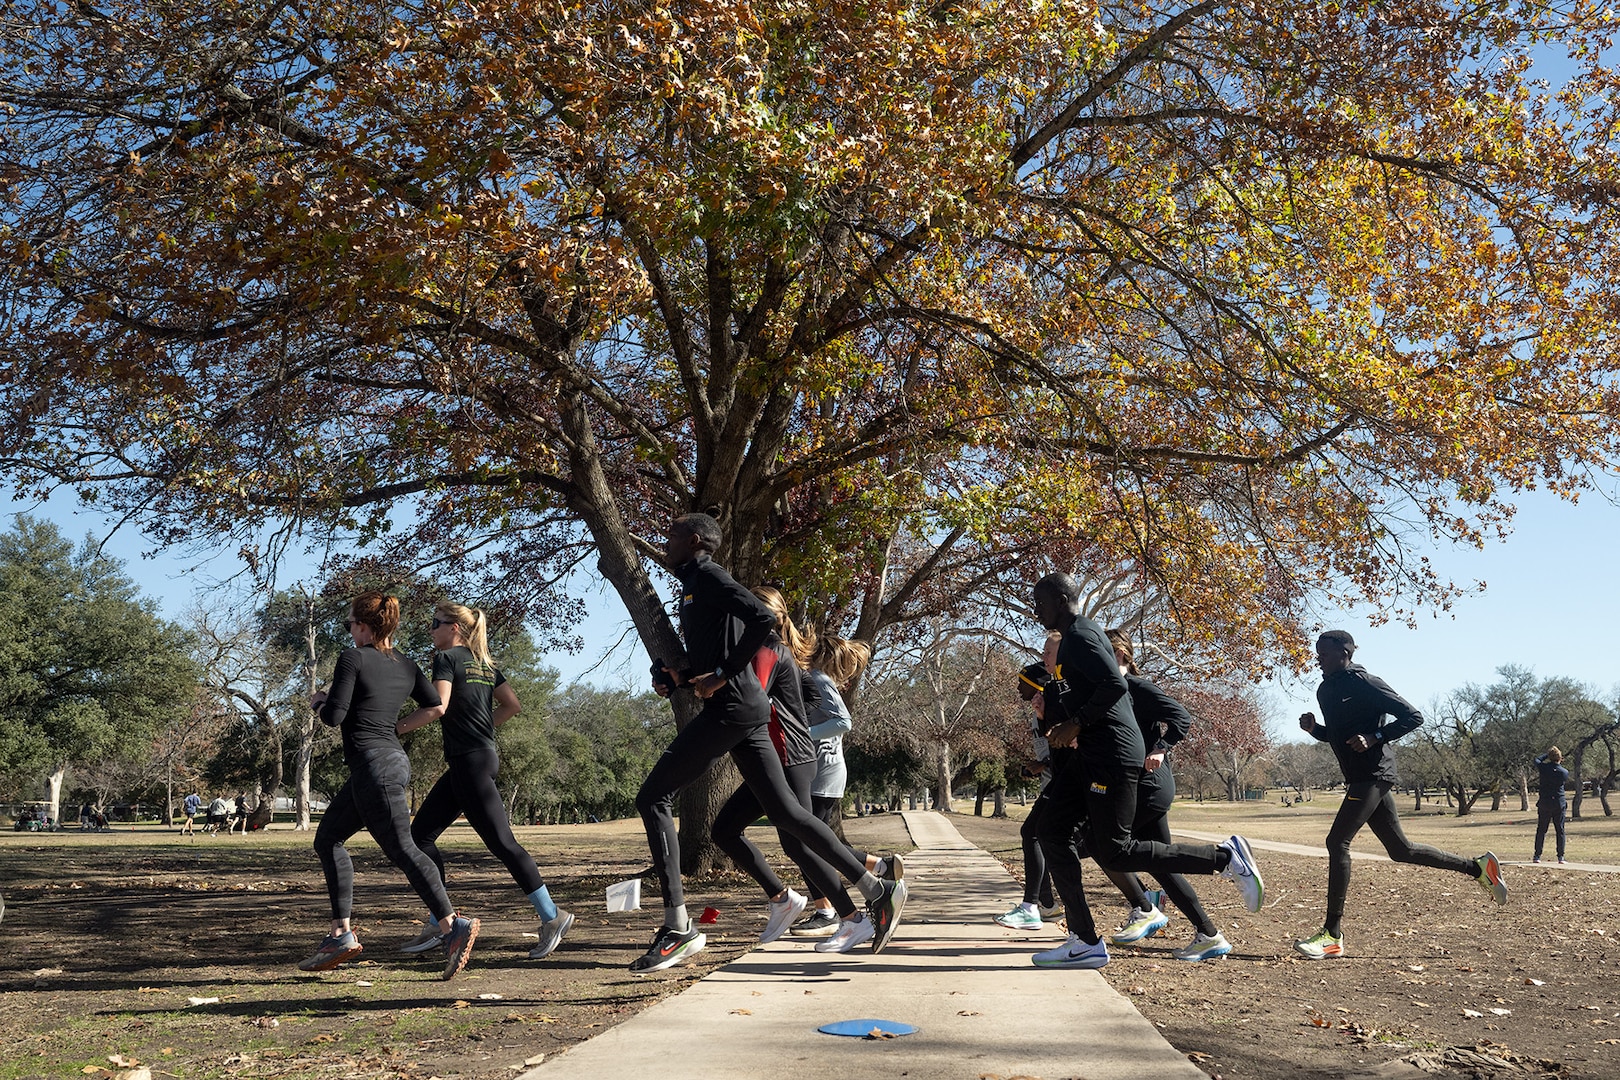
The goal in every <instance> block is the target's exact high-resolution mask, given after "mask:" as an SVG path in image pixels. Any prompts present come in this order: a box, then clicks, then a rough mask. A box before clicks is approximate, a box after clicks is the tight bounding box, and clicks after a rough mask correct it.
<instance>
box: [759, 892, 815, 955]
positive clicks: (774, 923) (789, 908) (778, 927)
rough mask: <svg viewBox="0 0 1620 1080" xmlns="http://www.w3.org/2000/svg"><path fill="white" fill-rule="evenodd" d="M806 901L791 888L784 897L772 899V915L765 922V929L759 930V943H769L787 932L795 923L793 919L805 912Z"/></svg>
mask: <svg viewBox="0 0 1620 1080" xmlns="http://www.w3.org/2000/svg"><path fill="white" fill-rule="evenodd" d="M806 903H807V901H806V900H805V898H804V897H802V896H800V895H799V894H798V893H796V892H794V891H793V890H792V889H789V890H788V891H787V895H786V896H784V897H783V898H782V899H780V900H772V901H771V917H770V919H769V920H768V921H767V922H766V923H765V929H763V930H761V931H760V932H759V943H760V944H761V945H766V944H769V943H770V942H772V941H775V940H776V939H777V938H779V937H781V936H782V935H783V934H785V933H787V932H788V928H789V927H791V926H792V925H793V920H795V919H797V918H798V917H799V916H800V915H803V914H804V905H805V904H806Z"/></svg>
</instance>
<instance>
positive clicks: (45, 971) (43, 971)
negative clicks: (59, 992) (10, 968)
mask: <svg viewBox="0 0 1620 1080" xmlns="http://www.w3.org/2000/svg"><path fill="white" fill-rule="evenodd" d="M63 974H66V972H64V971H63V970H62V969H61V968H40V969H39V970H38V971H36V972H34V978H36V979H41V978H44V977H45V976H47V975H63Z"/></svg>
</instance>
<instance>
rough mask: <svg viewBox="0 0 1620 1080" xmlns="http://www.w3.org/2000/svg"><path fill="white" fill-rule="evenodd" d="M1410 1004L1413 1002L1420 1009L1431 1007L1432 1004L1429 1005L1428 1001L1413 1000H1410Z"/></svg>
mask: <svg viewBox="0 0 1620 1080" xmlns="http://www.w3.org/2000/svg"><path fill="white" fill-rule="evenodd" d="M1412 1004H1413V1005H1416V1006H1417V1007H1418V1008H1420V1009H1427V1008H1431V1007H1432V1006H1430V1005H1429V1003H1428V1002H1426V1001H1414V1002H1412Z"/></svg>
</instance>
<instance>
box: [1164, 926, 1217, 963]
mask: <svg viewBox="0 0 1620 1080" xmlns="http://www.w3.org/2000/svg"><path fill="white" fill-rule="evenodd" d="M1231 951H1232V946H1231V944H1230V943H1229V942H1228V941H1227V940H1226V935H1225V934H1223V933H1221V932H1220V931H1219V930H1217V931H1215V936H1214V937H1208V936H1206V935H1204V934H1195V935H1194V936H1193V939H1192V940H1191V941H1190V942H1188V943H1187V944H1186V945H1185V946H1183V947H1182V948H1180V949H1175V950H1172V951H1171V953H1170V955H1171V956H1173V957H1175V958H1176V959H1177V960H1213V959H1215V958H1216V957H1217V956H1225V955H1226V954H1227V953H1229V952H1231Z"/></svg>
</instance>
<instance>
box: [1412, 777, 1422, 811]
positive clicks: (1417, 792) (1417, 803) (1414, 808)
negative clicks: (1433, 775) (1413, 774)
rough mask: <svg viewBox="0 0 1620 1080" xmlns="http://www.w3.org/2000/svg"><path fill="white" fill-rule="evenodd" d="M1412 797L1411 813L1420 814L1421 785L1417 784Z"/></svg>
mask: <svg viewBox="0 0 1620 1080" xmlns="http://www.w3.org/2000/svg"><path fill="white" fill-rule="evenodd" d="M1413 796H1414V798H1413V800H1412V813H1414V814H1416V813H1420V812H1421V811H1422V810H1423V785H1422V784H1419V785H1418V786H1417V787H1416V788H1414V789H1413Z"/></svg>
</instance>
